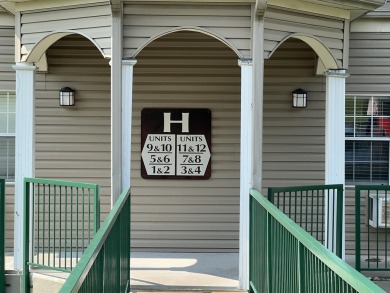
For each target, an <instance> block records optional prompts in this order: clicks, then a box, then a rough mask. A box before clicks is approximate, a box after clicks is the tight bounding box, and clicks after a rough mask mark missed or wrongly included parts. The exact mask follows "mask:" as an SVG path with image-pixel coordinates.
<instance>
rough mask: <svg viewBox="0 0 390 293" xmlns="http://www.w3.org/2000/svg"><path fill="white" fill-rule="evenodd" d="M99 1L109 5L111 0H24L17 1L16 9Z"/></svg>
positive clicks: (22, 9) (74, 4)
mask: <svg viewBox="0 0 390 293" xmlns="http://www.w3.org/2000/svg"><path fill="white" fill-rule="evenodd" d="M98 3H107V4H108V5H109V4H110V1H109V0H63V1H53V0H43V1H24V2H17V3H16V4H15V11H29V10H40V9H50V8H57V7H64V6H77V5H84V4H98ZM0 4H1V2H0Z"/></svg>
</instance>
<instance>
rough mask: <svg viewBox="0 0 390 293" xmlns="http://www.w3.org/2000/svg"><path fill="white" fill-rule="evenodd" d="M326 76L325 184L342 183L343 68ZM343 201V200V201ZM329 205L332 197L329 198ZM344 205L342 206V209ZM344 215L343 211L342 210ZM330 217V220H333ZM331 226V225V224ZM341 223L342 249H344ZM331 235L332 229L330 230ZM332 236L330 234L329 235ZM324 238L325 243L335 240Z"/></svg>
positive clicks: (343, 169) (344, 74) (343, 135)
mask: <svg viewBox="0 0 390 293" xmlns="http://www.w3.org/2000/svg"><path fill="white" fill-rule="evenodd" d="M325 76H326V125H325V184H344V180H345V78H346V77H348V74H347V72H346V70H345V69H338V70H328V71H327V72H326V73H325ZM344 202H345V201H344ZM329 203H330V205H331V204H332V203H333V198H329ZM344 210H345V207H343V211H344ZM343 214H344V215H345V212H343ZM334 219H335V218H333V219H330V225H331V224H332V223H331V222H332V221H333V220H334ZM331 226H332V225H331ZM344 229H345V224H344V223H343V251H344V234H345V233H344ZM330 232H331V233H329V235H333V232H334V231H330ZM331 237H332V236H331ZM332 238H333V239H326V240H327V243H329V245H330V243H332V242H334V241H335V237H332Z"/></svg>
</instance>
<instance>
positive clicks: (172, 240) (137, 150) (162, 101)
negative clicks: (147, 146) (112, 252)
mask: <svg viewBox="0 0 390 293" xmlns="http://www.w3.org/2000/svg"><path fill="white" fill-rule="evenodd" d="M133 89H134V93H133V123H132V125H133V130H132V133H133V139H132V141H133V143H132V149H133V153H132V172H131V174H132V178H131V182H132V196H133V201H132V203H133V207H132V233H133V234H132V251H133V256H134V257H133V258H132V274H131V275H132V280H133V284H132V285H133V288H137V287H138V288H139V287H141V288H143V289H146V288H148V289H158V288H169V287H172V286H174V285H175V284H176V286H177V287H176V288H180V287H183V286H184V287H186V288H191V287H192V288H197V289H201V288H205V289H206V288H207V287H209V288H210V286H211V287H213V288H217V287H220V288H224V289H229V288H230V289H234V288H237V287H238V245H239V197H240V196H239V194H240V191H239V189H240V182H239V177H240V171H239V167H240V161H239V158H240V68H239V66H238V64H237V55H236V54H235V52H233V51H232V50H231V49H230V48H229V47H227V46H226V45H225V44H223V43H221V42H220V41H218V40H216V39H215V38H212V37H210V36H208V35H205V34H201V33H199V32H192V31H181V32H175V33H171V34H167V35H164V36H162V37H161V38H158V39H156V40H155V41H153V42H151V43H150V44H149V45H148V46H146V47H145V48H144V49H143V50H142V51H141V52H140V53H139V54H138V55H137V65H136V66H135V67H134V87H133ZM150 108H154V109H156V108H157V109H173V108H174V109H209V110H210V112H211V129H210V131H211V176H210V178H209V179H205V180H196V179H194V178H188V179H169V178H165V179H150V178H149V179H145V178H142V177H141V164H143V163H144V162H141V151H142V150H141V139H140V136H141V131H142V125H141V124H142V123H141V111H142V110H143V109H150ZM172 253H174V254H172ZM145 257H146V258H147V257H151V258H153V257H154V260H153V262H151V261H149V262H148V265H149V266H148V267H142V268H141V267H140V266H142V263H143V262H142V260H143V259H144V258H145ZM159 260H160V261H159ZM138 261H139V262H138ZM153 263H154V264H156V267H151V266H152V264H153ZM231 265H233V267H231ZM153 271H154V272H155V271H159V272H161V271H165V272H168V273H170V274H169V275H168V276H166V278H163V277H162V278H158V280H157V281H156V279H153V277H151V278H150V279H149V277H150V276H149V275H148V274H149V273H150V274H153ZM155 275H156V274H155V273H154V277H155ZM207 275H208V276H209V277H207ZM216 280H217V282H216V283H212V282H213V281H216ZM172 281H173V283H172ZM153 283H154V284H153Z"/></svg>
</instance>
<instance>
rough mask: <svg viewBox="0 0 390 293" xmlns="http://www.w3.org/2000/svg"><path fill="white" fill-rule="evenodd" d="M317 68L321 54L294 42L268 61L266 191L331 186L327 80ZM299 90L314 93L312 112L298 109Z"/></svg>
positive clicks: (310, 103)
mask: <svg viewBox="0 0 390 293" xmlns="http://www.w3.org/2000/svg"><path fill="white" fill-rule="evenodd" d="M315 65H316V54H315V52H314V51H313V50H312V49H311V48H310V47H309V46H307V45H306V44H305V43H304V42H302V41H300V40H293V39H290V40H288V41H286V42H285V43H284V44H282V45H281V46H280V47H279V48H278V50H277V51H276V52H275V53H274V54H273V56H272V58H271V59H269V60H265V70H264V78H265V81H264V128H263V132H264V144H263V187H264V188H267V187H276V186H297V185H312V184H323V183H324V181H325V78H324V77H318V76H315V75H314V73H315ZM297 88H302V89H304V90H306V91H307V92H308V101H307V108H304V109H294V108H292V98H291V92H292V91H294V90H295V89H297ZM264 191H265V190H264Z"/></svg>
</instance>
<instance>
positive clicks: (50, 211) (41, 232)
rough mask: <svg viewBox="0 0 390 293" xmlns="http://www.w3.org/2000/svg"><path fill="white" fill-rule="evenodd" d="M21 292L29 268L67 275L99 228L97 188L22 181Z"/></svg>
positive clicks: (60, 183) (25, 283) (26, 280)
mask: <svg viewBox="0 0 390 293" xmlns="http://www.w3.org/2000/svg"><path fill="white" fill-rule="evenodd" d="M23 214H24V224H23V236H24V242H23V243H24V247H23V278H22V281H23V290H24V291H23V292H29V287H30V285H29V275H30V274H29V268H30V266H34V267H37V268H44V269H50V270H56V271H61V272H70V271H72V269H73V267H74V262H77V258H78V254H79V253H82V252H83V251H84V249H85V248H86V247H87V246H88V244H89V243H90V241H91V239H92V238H93V235H95V233H96V231H97V230H98V229H99V226H100V198H99V186H98V185H96V184H90V183H81V182H69V181H60V180H52V179H42V178H25V179H24V210H23Z"/></svg>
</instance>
